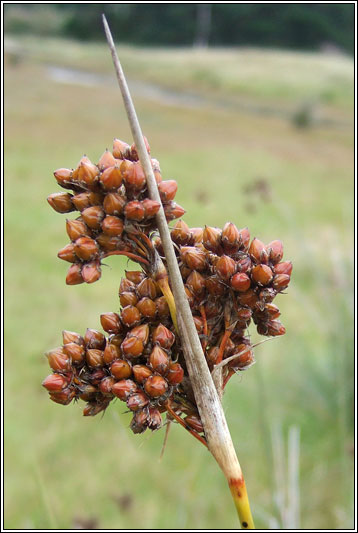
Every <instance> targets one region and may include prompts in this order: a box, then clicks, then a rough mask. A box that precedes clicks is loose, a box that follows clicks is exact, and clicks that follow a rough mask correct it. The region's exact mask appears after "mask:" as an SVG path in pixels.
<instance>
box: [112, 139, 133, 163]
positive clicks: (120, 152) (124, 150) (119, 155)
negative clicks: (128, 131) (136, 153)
mask: <svg viewBox="0 0 358 533" xmlns="http://www.w3.org/2000/svg"><path fill="white" fill-rule="evenodd" d="M130 149H131V147H130V146H129V144H127V143H126V142H124V141H121V140H120V139H114V140H113V150H112V153H113V157H115V158H116V159H126V158H128V157H129V155H130Z"/></svg>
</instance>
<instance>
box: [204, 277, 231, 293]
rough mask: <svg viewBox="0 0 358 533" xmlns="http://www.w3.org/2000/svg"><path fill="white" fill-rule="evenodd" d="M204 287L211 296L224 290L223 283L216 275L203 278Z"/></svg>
mask: <svg viewBox="0 0 358 533" xmlns="http://www.w3.org/2000/svg"><path fill="white" fill-rule="evenodd" d="M205 287H206V289H207V290H208V292H209V293H210V294H212V295H213V296H222V295H223V294H224V293H225V292H226V286H225V284H224V283H223V282H222V281H221V280H220V279H219V278H218V277H217V276H211V277H210V278H207V279H206V280H205Z"/></svg>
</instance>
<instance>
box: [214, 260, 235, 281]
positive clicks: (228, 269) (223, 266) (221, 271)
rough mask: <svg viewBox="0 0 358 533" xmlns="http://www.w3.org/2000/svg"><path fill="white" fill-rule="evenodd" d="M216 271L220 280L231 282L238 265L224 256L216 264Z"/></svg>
mask: <svg viewBox="0 0 358 533" xmlns="http://www.w3.org/2000/svg"><path fill="white" fill-rule="evenodd" d="M215 270H216V272H217V274H218V275H219V276H220V278H222V279H223V280H229V279H230V278H231V276H233V275H234V274H235V272H236V263H235V261H234V260H233V259H232V258H231V257H229V256H228V255H222V256H221V257H219V259H218V261H217V262H216V264H215Z"/></svg>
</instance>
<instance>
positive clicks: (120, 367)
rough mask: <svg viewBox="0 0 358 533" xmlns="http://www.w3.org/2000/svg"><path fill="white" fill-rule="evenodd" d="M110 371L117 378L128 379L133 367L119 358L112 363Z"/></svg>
mask: <svg viewBox="0 0 358 533" xmlns="http://www.w3.org/2000/svg"><path fill="white" fill-rule="evenodd" d="M110 371H111V374H112V376H113V377H115V378H116V379H127V378H129V377H130V376H131V374H132V367H131V365H130V364H129V363H128V362H127V361H124V360H123V359H117V360H116V361H114V362H113V363H112V364H111V367H110Z"/></svg>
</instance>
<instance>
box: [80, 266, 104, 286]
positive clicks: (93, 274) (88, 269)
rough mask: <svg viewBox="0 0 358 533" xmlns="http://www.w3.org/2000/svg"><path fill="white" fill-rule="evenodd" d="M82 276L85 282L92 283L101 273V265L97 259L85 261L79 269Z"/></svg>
mask: <svg viewBox="0 0 358 533" xmlns="http://www.w3.org/2000/svg"><path fill="white" fill-rule="evenodd" d="M81 274H82V278H83V281H84V282H85V283H94V282H95V281H98V280H99V278H100V277H101V275H102V270H101V265H100V263H99V262H97V261H93V262H91V263H86V264H85V265H83V267H82V270H81Z"/></svg>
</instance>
